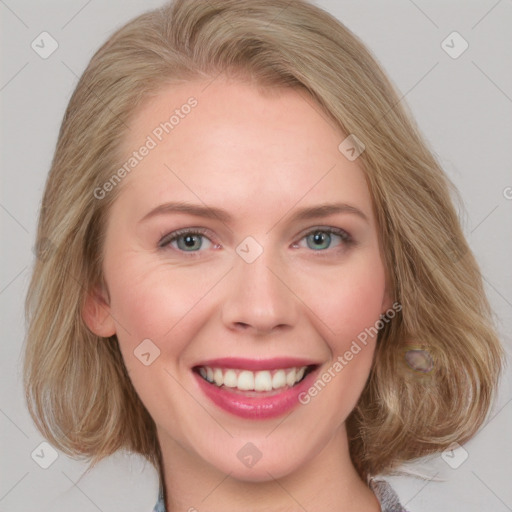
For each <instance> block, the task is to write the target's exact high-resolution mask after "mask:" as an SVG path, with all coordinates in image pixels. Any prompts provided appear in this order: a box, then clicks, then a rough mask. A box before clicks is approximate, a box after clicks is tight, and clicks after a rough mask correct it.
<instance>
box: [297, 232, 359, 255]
mask: <svg viewBox="0 0 512 512" xmlns="http://www.w3.org/2000/svg"><path fill="white" fill-rule="evenodd" d="M302 240H305V241H306V247H308V248H309V249H313V250H314V251H324V250H326V249H332V248H334V247H337V246H339V245H350V244H352V243H353V239H352V237H351V236H350V235H349V234H348V233H347V232H346V231H344V230H343V229H339V228H331V227H326V228H323V227H321V228H315V229H313V230H311V231H309V232H308V233H306V235H305V236H304V237H303V238H302V239H301V242H302ZM297 246H299V247H304V245H303V244H301V243H300V242H299V243H298V244H295V247H297Z"/></svg>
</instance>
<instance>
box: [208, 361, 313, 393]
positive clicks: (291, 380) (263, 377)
mask: <svg viewBox="0 0 512 512" xmlns="http://www.w3.org/2000/svg"><path fill="white" fill-rule="evenodd" d="M306 368H307V366H302V367H300V368H286V369H282V370H271V371H270V370H262V371H259V372H251V371H249V370H237V369H231V368H230V369H228V370H224V369H222V368H210V367H209V366H201V367H200V368H199V373H200V374H201V377H203V379H205V380H207V381H208V382H211V383H213V384H215V385H217V386H222V385H224V386H226V387H228V388H238V389H240V390H241V391H271V390H272V389H280V388H284V387H285V386H293V385H294V384H295V383H297V382H299V381H300V380H301V379H302V377H304V372H305V371H306Z"/></svg>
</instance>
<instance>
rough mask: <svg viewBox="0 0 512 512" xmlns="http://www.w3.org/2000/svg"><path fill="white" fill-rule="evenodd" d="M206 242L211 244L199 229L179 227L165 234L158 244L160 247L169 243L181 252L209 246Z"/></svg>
mask: <svg viewBox="0 0 512 512" xmlns="http://www.w3.org/2000/svg"><path fill="white" fill-rule="evenodd" d="M205 242H206V246H205ZM208 244H210V246H211V245H212V242H211V240H210V239H209V238H207V237H206V235H205V234H204V232H202V231H201V230H191V229H181V230H178V231H174V232H172V233H169V234H168V235H166V236H165V237H164V238H162V240H161V241H160V243H159V244H158V245H159V247H161V248H163V247H165V246H167V245H170V246H172V247H173V248H174V249H177V250H179V251H183V252H198V251H199V249H201V248H203V249H209V248H211V247H210V246H209V245H208Z"/></svg>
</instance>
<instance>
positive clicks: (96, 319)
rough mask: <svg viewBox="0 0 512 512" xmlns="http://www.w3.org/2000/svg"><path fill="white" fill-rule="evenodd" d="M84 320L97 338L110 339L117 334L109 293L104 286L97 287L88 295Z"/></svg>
mask: <svg viewBox="0 0 512 512" xmlns="http://www.w3.org/2000/svg"><path fill="white" fill-rule="evenodd" d="M82 318H83V320H84V322H85V324H86V325H87V327H88V328H89V329H90V330H91V331H92V332H93V333H94V334H96V335H97V336H101V337H102V338H108V337H110V336H113V335H114V334H115V333H116V325H115V322H114V319H113V317H112V315H111V314H110V305H109V298H108V292H107V291H106V289H105V287H104V286H103V285H101V284H97V285H95V286H94V287H93V288H92V289H91V290H90V291H89V293H88V294H87V297H86V298H85V303H84V306H83V308H82Z"/></svg>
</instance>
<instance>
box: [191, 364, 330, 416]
mask: <svg viewBox="0 0 512 512" xmlns="http://www.w3.org/2000/svg"><path fill="white" fill-rule="evenodd" d="M319 367H320V365H319V364H318V363H310V362H308V361H304V360H298V359H291V358H277V359H273V360H266V361H262V360H246V359H236V358H226V359H217V360H214V361H208V362H205V363H202V364H199V365H196V366H194V367H193V368H192V371H193V373H194V376H195V377H196V380H197V382H198V384H199V387H200V389H201V390H202V391H203V393H204V394H205V395H206V397H207V398H209V399H210V401H211V402H213V404H214V405H216V406H217V407H220V408H221V409H223V410H224V411H226V412H229V413H231V414H234V415H236V416H239V417H242V418H246V419H266V418H272V417H276V416H281V415H283V414H285V413H287V412H289V411H290V410H291V409H293V408H294V407H295V406H297V405H298V404H299V403H300V402H299V396H300V395H301V393H302V392H304V391H305V390H307V389H308V387H309V386H310V383H311V382H312V381H313V379H314V375H315V374H316V373H317V371H318V368H319Z"/></svg>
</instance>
